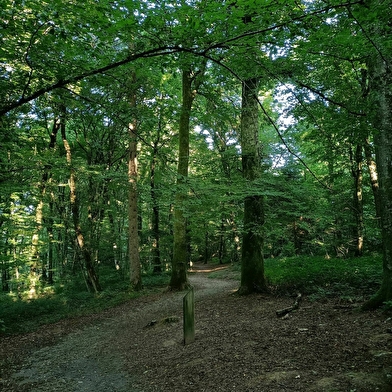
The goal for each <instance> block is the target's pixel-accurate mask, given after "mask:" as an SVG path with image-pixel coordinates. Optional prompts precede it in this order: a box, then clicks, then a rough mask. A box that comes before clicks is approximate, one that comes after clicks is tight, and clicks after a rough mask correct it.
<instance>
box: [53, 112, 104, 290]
mask: <svg viewBox="0 0 392 392" xmlns="http://www.w3.org/2000/svg"><path fill="white" fill-rule="evenodd" d="M60 128H61V137H62V139H63V144H64V148H65V152H66V159H67V164H68V166H69V168H70V177H69V192H70V202H71V212H72V219H73V224H74V230H75V234H76V242H77V245H78V247H79V250H80V252H81V254H82V256H83V260H84V266H85V270H86V275H85V280H86V285H87V288H88V290H89V291H93V292H94V293H98V292H99V291H101V286H100V284H99V280H98V275H97V273H96V271H95V268H94V262H93V258H92V255H91V252H90V250H89V249H88V247H87V245H86V243H85V239H84V235H83V231H82V227H81V224H80V221H79V203H78V199H77V196H76V175H75V169H74V168H73V166H72V154H71V146H70V145H69V143H68V140H67V137H66V132H65V108H64V109H63V113H62V116H61V127H60Z"/></svg>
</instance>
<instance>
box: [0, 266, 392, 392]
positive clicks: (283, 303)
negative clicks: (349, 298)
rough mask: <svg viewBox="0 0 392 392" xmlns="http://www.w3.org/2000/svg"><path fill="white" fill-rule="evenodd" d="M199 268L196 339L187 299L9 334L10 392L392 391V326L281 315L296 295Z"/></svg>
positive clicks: (332, 315)
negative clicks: (187, 320) (246, 287)
mask: <svg viewBox="0 0 392 392" xmlns="http://www.w3.org/2000/svg"><path fill="white" fill-rule="evenodd" d="M209 268H210V267H208V266H207V267H205V266H201V265H199V266H195V267H194V268H193V272H191V273H190V274H189V279H190V282H191V283H192V285H193V286H194V290H195V301H196V305H195V309H196V340H195V342H194V343H192V344H190V345H187V346H184V345H183V344H182V298H183V296H184V293H171V292H164V293H160V294H154V295H150V296H148V297H141V298H138V299H135V300H131V301H129V302H128V303H126V304H123V305H121V306H118V307H116V308H113V309H110V310H108V311H105V312H102V313H101V314H99V315H96V316H91V317H86V318H82V319H78V320H64V321H62V322H59V323H56V324H54V325H49V326H45V327H42V328H41V329H40V330H39V331H36V332H34V333H31V334H28V335H22V336H14V337H7V338H2V340H0V343H1V348H0V355H2V356H4V355H8V356H9V360H8V362H7V368H6V371H5V373H4V374H2V375H1V377H2V379H1V380H0V390H1V391H4V392H49V391H50V392H55V391H62V392H63V391H64V392H71V391H72V392H78V391H80V392H115V391H117V392H125V391H126V392H150V391H159V392H166V391H179V392H182V391H198V392H200V391H211V392H214V391H249V392H250V391H266V392H274V391H276V392H278V391H279V392H281V391H317V392H322V391H325V392H332V391H338V392H339V391H342V392H343V391H345V392H346V391H352V390H355V391H356V392H359V391H364V392H365V391H392V382H391V379H392V348H391V344H392V334H391V333H389V332H390V328H391V327H392V321H391V319H390V318H388V317H387V316H386V315H383V314H382V313H381V312H372V313H361V312H359V311H358V310H356V309H355V308H352V307H341V306H340V307H336V303H335V302H329V301H328V302H324V303H318V302H310V301H308V300H307V299H306V298H305V299H304V301H303V303H302V304H301V306H300V308H299V309H298V310H297V311H296V312H292V313H290V314H289V315H288V317H287V318H285V319H282V318H277V317H276V315H275V311H276V310H277V309H282V308H285V307H287V306H290V305H291V304H292V302H293V298H291V297H281V298H278V297H274V296H269V295H252V296H249V297H240V296H238V295H235V294H234V292H235V290H236V288H238V281H234V280H221V279H211V278H208V274H207V273H201V272H203V271H204V272H209Z"/></svg>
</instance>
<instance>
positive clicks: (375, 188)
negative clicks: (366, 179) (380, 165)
mask: <svg viewBox="0 0 392 392" xmlns="http://www.w3.org/2000/svg"><path fill="white" fill-rule="evenodd" d="M364 151H365V157H366V165H367V167H368V170H369V175H370V184H371V186H372V192H373V198H374V205H375V207H376V218H377V219H378V220H380V216H381V203H380V192H379V185H378V174H377V165H376V162H375V160H374V159H373V153H372V146H371V145H370V143H369V140H368V139H366V140H365V143H364Z"/></svg>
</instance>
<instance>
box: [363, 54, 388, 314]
mask: <svg viewBox="0 0 392 392" xmlns="http://www.w3.org/2000/svg"><path fill="white" fill-rule="evenodd" d="M391 65H392V64H391V61H390V59H389V58H388V59H385V58H382V57H381V56H374V58H373V59H372V63H371V66H370V88H371V96H372V98H373V102H372V103H373V107H374V108H375V110H374V112H373V113H372V116H373V125H374V127H375V129H376V132H375V135H374V144H375V152H376V163H377V170H378V179H379V192H380V216H381V235H382V241H383V280H382V283H381V287H380V289H379V290H378V292H377V293H376V295H375V296H374V297H373V298H371V299H370V300H369V301H368V302H367V303H365V304H364V306H363V308H364V309H371V308H377V307H379V306H381V305H382V304H383V303H384V302H386V301H392V240H391V239H392V136H391V135H392V87H391V86H392V71H391Z"/></svg>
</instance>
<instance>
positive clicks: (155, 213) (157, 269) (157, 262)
mask: <svg viewBox="0 0 392 392" xmlns="http://www.w3.org/2000/svg"><path fill="white" fill-rule="evenodd" d="M156 154H157V145H155V146H154V151H153V157H152V161H151V167H150V190H151V201H152V217H151V226H152V228H151V229H152V230H151V231H152V266H153V272H154V273H157V274H159V273H161V272H162V264H161V250H160V233H159V223H160V221H159V204H158V197H157V190H156V182H155V169H156V161H157V157H156Z"/></svg>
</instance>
